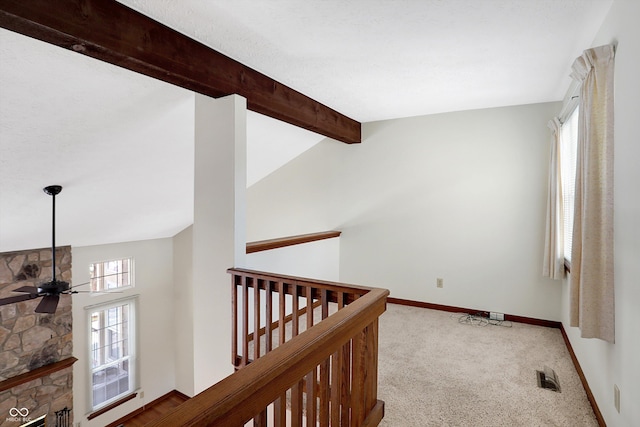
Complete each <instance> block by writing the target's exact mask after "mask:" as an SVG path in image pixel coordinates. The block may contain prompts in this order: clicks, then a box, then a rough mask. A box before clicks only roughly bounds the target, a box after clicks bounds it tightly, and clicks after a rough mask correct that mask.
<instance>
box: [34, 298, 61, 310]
mask: <svg viewBox="0 0 640 427" xmlns="http://www.w3.org/2000/svg"><path fill="white" fill-rule="evenodd" d="M59 300H60V296H59V295H45V296H44V298H42V301H40V304H38V306H37V307H36V313H49V314H52V313H55V312H56V308H57V307H58V301H59Z"/></svg>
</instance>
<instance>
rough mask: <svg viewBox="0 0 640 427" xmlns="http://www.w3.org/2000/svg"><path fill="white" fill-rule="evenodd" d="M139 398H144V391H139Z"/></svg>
mask: <svg viewBox="0 0 640 427" xmlns="http://www.w3.org/2000/svg"><path fill="white" fill-rule="evenodd" d="M140 399H144V391H141V392H140Z"/></svg>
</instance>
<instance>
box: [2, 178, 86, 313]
mask: <svg viewBox="0 0 640 427" xmlns="http://www.w3.org/2000/svg"><path fill="white" fill-rule="evenodd" d="M43 191H44V192H45V193H47V194H48V195H50V196H51V197H52V200H53V209H52V211H53V214H52V227H51V260H52V265H51V270H52V273H51V276H52V278H51V280H50V281H49V282H45V283H42V284H40V285H38V287H35V286H23V287H21V288H18V289H14V290H13V291H14V292H22V293H25V295H17V296H14V297H8V298H2V299H0V305H6V304H14V303H17V302H20V301H27V300H30V299H34V298H39V297H42V301H40V303H39V304H38V306H37V307H36V309H35V312H36V313H48V314H53V313H55V312H56V308H57V307H58V302H59V301H60V295H62V294H70V293H72V292H73V291H71V288H70V286H69V283H68V282H65V281H62V280H58V279H56V195H58V194H60V192H61V191H62V186H60V185H50V186H48V187H45V188H43Z"/></svg>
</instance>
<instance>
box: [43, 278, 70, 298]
mask: <svg viewBox="0 0 640 427" xmlns="http://www.w3.org/2000/svg"><path fill="white" fill-rule="evenodd" d="M69 288H70V286H69V283H68V282H63V281H61V280H52V281H51V282H47V283H43V284H41V285H38V293H39V294H44V295H60V294H61V293H64V292H66V291H68V290H69Z"/></svg>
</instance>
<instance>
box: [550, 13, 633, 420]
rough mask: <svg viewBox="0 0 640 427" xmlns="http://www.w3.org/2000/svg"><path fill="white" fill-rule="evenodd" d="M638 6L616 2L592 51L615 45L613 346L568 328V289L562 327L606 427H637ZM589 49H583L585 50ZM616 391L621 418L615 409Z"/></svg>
mask: <svg viewBox="0 0 640 427" xmlns="http://www.w3.org/2000/svg"><path fill="white" fill-rule="evenodd" d="M638 16H640V2H638V1H637V0H633V1H632V0H616V1H615V2H614V3H613V5H612V7H611V9H610V11H609V14H608V15H607V18H606V19H605V21H604V23H603V25H602V28H601V29H600V31H599V33H598V35H597V37H596V38H595V40H594V42H593V45H592V46H600V45H603V44H608V43H614V42H615V43H617V49H616V58H615V82H614V84H615V106H614V109H615V120H614V122H615V129H614V138H615V142H614V150H615V152H614V157H615V159H614V180H615V183H614V198H615V200H614V227H615V230H614V233H615V236H614V253H615V272H614V274H615V309H616V314H615V322H616V326H615V327H616V338H615V339H616V342H615V344H609V343H607V342H605V341H601V340H596V339H582V338H580V331H579V330H578V328H572V327H570V326H569V302H568V301H569V298H568V285H567V282H566V281H565V282H564V284H563V304H562V313H563V315H562V322H563V325H564V327H565V330H566V331H567V335H568V337H569V340H570V341H571V345H572V347H573V349H574V351H575V353H576V357H577V358H578V361H579V362H580V366H581V367H582V369H583V371H584V374H585V376H586V378H587V382H588V383H589V387H590V388H591V391H592V392H593V395H594V397H595V399H596V402H597V403H598V407H599V409H600V412H601V413H602V415H603V417H604V419H605V421H606V423H607V425H608V426H610V427H631V426H638V425H640V406H639V405H638V402H640V363H639V362H638V360H640V340H638V336H639V331H640V317H638V307H640V286H639V285H638V284H639V283H640V192H639V191H638V184H639V183H640V168H638V161H639V159H640V144H638V134H639V126H638V111H639V110H640V107H639V105H638V103H639V102H640V101H639V100H640V82H639V80H638V69H640V27H639V26H638V22H637V21H638ZM588 47H589V46H585V48H588ZM614 385H617V386H618V388H619V390H620V413H618V412H617V410H616V409H615V407H614Z"/></svg>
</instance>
